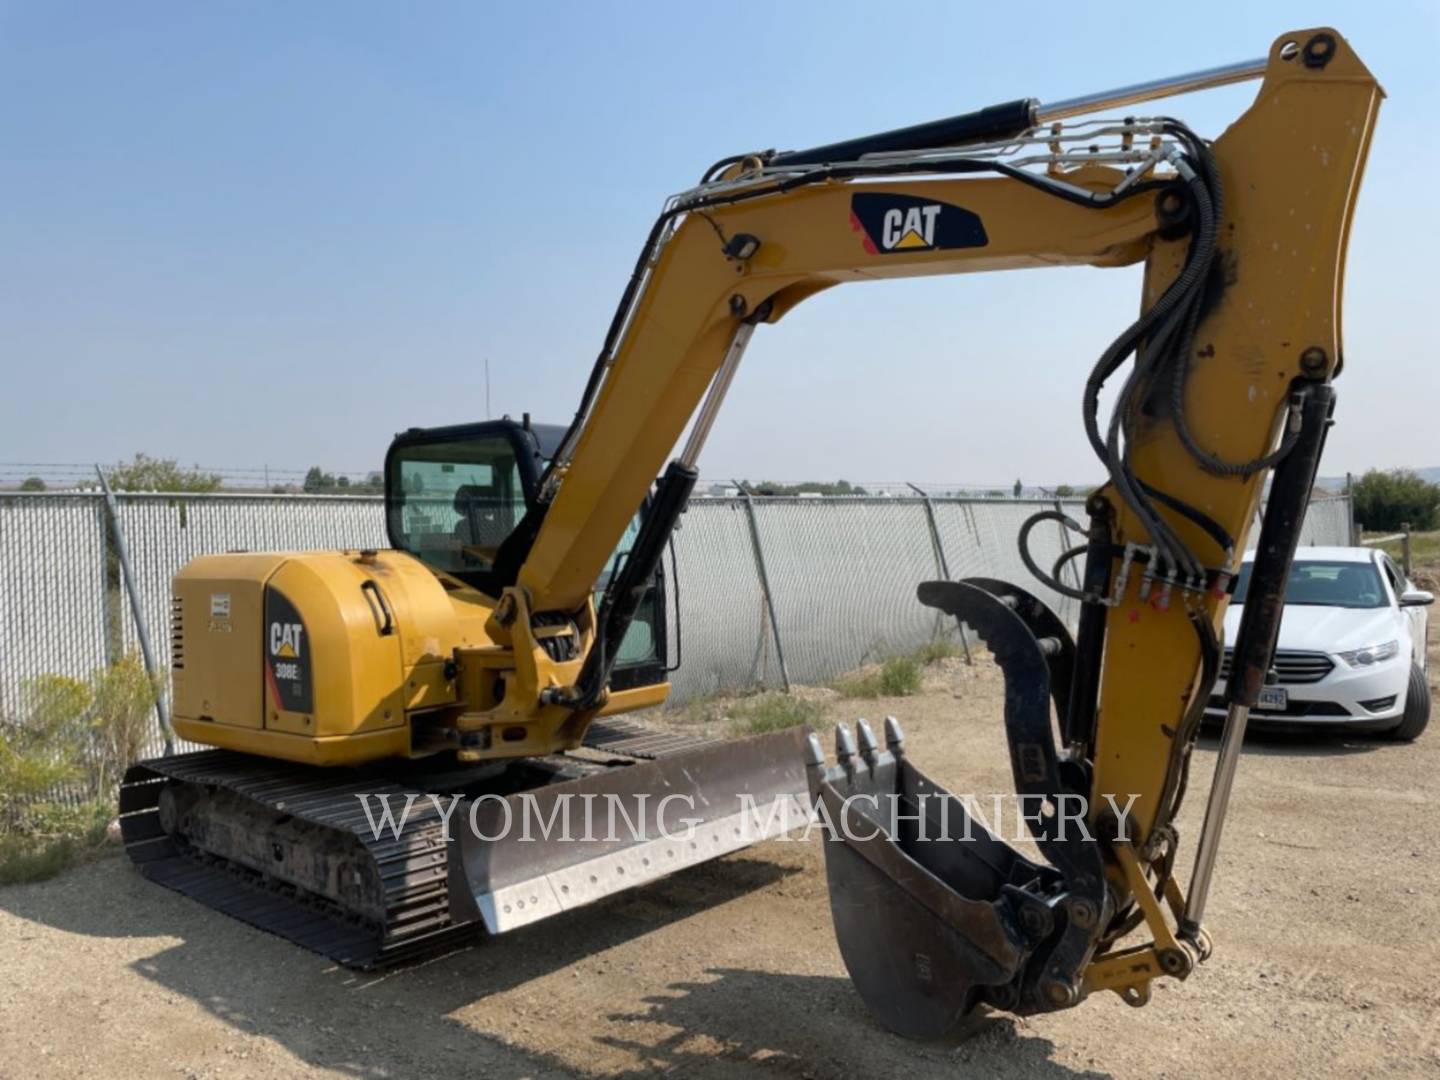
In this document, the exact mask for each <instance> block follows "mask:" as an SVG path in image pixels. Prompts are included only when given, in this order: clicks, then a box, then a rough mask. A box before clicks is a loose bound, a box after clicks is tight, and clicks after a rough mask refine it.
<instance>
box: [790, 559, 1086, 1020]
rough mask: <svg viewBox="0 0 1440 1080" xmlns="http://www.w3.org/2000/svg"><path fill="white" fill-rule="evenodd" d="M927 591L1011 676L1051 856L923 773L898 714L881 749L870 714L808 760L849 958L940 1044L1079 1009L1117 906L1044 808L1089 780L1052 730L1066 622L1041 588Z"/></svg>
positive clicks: (1033, 827) (1010, 709)
mask: <svg viewBox="0 0 1440 1080" xmlns="http://www.w3.org/2000/svg"><path fill="white" fill-rule="evenodd" d="M919 595H920V599H921V600H922V602H924V603H926V604H928V605H930V606H932V607H936V608H939V609H940V610H941V611H944V612H945V613H946V614H949V615H953V616H955V617H957V618H960V619H962V620H963V621H964V622H965V623H966V624H967V625H969V626H971V627H972V628H974V629H975V630H976V631H977V632H978V633H979V634H980V636H981V637H982V639H984V640H985V641H986V642H987V644H988V645H989V646H990V649H991V651H992V653H993V654H994V656H995V659H996V662H997V663H998V664H999V665H1000V667H1001V669H1002V671H1003V672H1004V674H1005V681H1006V686H1005V722H1006V728H1007V734H1008V736H1009V740H1010V748H1011V759H1012V765H1013V768H1014V773H1015V782H1016V787H1017V791H1018V792H1019V793H1020V794H1021V795H1027V796H1032V797H1036V798H1037V799H1038V801H1037V802H1036V803H1035V804H1034V805H1035V806H1036V808H1037V809H1036V813H1035V814H1034V816H1033V817H1029V816H1027V817H1026V821H1027V824H1028V826H1029V829H1030V832H1031V834H1032V836H1034V838H1035V840H1036V842H1037V844H1038V846H1039V847H1040V850H1041V852H1042V853H1043V854H1044V856H1045V858H1046V859H1047V860H1048V863H1046V862H1037V861H1035V860H1032V859H1030V858H1027V857H1026V856H1024V855H1022V854H1021V853H1020V852H1019V851H1017V850H1015V849H1014V848H1013V847H1011V846H1010V845H1009V844H1008V843H1006V842H1005V841H1004V840H1003V839H1001V838H1000V837H998V836H996V835H995V834H994V833H992V832H991V831H990V830H989V828H988V827H987V825H986V824H985V822H984V821H983V820H981V818H980V816H979V815H978V813H972V812H971V811H972V809H978V808H977V806H976V804H973V803H969V802H968V801H967V800H966V799H962V798H958V797H956V796H955V795H952V794H951V793H950V792H948V791H946V790H945V789H944V788H942V787H941V786H940V785H938V784H936V783H935V782H934V781H933V780H931V779H930V778H929V777H928V776H926V775H925V773H923V772H922V771H921V770H920V769H918V768H916V767H915V765H914V764H913V763H911V761H910V760H909V759H908V757H907V755H906V752H905V744H904V738H903V735H902V733H901V730H900V725H899V724H898V723H897V722H896V721H895V719H894V718H893V717H892V718H889V719H887V720H886V721H885V745H884V747H883V749H882V748H881V747H880V746H879V745H878V743H877V741H876V738H875V735H874V733H873V731H872V730H871V729H870V727H869V725H868V724H867V723H866V722H865V721H863V720H862V721H860V722H859V724H858V726H857V728H856V731H855V733H854V734H853V735H852V734H851V732H850V730H849V729H848V728H846V727H845V726H844V725H840V726H839V727H838V728H837V730H836V746H835V763H834V764H833V765H829V766H827V763H826V759H825V753H824V750H823V749H822V747H821V744H820V740H819V739H818V737H816V736H814V735H812V736H810V738H809V742H808V747H807V751H806V766H807V772H808V777H809V784H810V792H811V796H812V799H813V800H814V805H815V808H816V810H817V812H818V813H819V814H820V819H821V823H822V825H823V826H824V828H825V831H826V833H827V841H826V843H825V845H824V846H825V863H826V873H827V876H828V879H829V886H830V909H831V914H832V916H833V919H834V923H835V933H836V937H837V939H838V942H839V945H840V952H841V955H842V957H843V958H844V961H845V966H846V968H847V969H848V970H849V972H850V977H851V979H852V980H853V981H854V983H855V986H856V989H857V990H858V991H859V993H860V996H861V997H862V998H863V999H864V1001H865V1003H866V1005H867V1006H869V1008H870V1009H871V1011H872V1012H873V1013H874V1014H875V1015H876V1016H877V1017H878V1018H879V1019H880V1020H881V1021H882V1022H883V1023H884V1024H886V1025H887V1026H888V1027H890V1028H891V1029H893V1030H894V1031H896V1032H897V1033H899V1034H901V1035H905V1036H908V1037H911V1038H918V1039H934V1038H940V1037H943V1036H945V1035H946V1034H948V1033H950V1032H951V1031H953V1030H954V1029H955V1027H956V1026H957V1024H958V1023H959V1022H960V1021H961V1020H962V1019H963V1018H964V1016H965V1015H966V1014H967V1013H969V1012H970V1011H971V1010H973V1009H974V1008H975V1007H976V1006H977V1005H980V1004H985V1005H990V1006H993V1007H995V1008H1001V1009H1006V1010H1008V1011H1011V1012H1015V1013H1020V1014H1025V1013H1032V1012H1041V1011H1047V1010H1051V1009H1057V1008H1064V1007H1066V1006H1069V1005H1073V1004H1075V1003H1076V1002H1077V1001H1078V1000H1079V999H1080V985H1081V973H1082V972H1083V970H1084V966H1085V964H1086V963H1087V962H1088V960H1089V957H1090V955H1091V952H1092V951H1093V947H1094V938H1095V936H1096V931H1097V928H1098V927H1099V926H1102V925H1103V924H1104V921H1105V920H1106V919H1107V918H1108V913H1107V912H1106V911H1105V904H1106V899H1105V892H1104V886H1103V878H1102V873H1101V865H1100V860H1099V853H1098V851H1096V850H1095V845H1094V844H1086V843H1084V842H1083V841H1082V839H1081V837H1080V836H1079V835H1078V834H1077V830H1071V832H1070V834H1069V835H1068V836H1067V835H1066V834H1065V831H1064V829H1063V828H1060V829H1058V830H1057V828H1056V825H1055V819H1054V816H1053V815H1052V816H1048V817H1047V816H1046V814H1045V813H1044V810H1043V807H1044V805H1045V803H1046V802H1049V803H1051V804H1052V805H1053V803H1054V800H1055V799H1056V797H1057V796H1060V795H1064V794H1068V793H1070V791H1071V789H1072V787H1074V786H1077V785H1078V783H1079V778H1077V777H1069V776H1066V775H1065V773H1066V769H1065V768H1064V767H1063V766H1064V765H1065V763H1064V762H1062V761H1061V760H1060V759H1059V757H1058V755H1057V753H1056V748H1055V741H1054V736H1053V734H1052V730H1051V718H1050V701H1049V699H1050V692H1051V691H1050V687H1051V675H1052V672H1054V671H1056V670H1057V669H1063V670H1067V671H1068V667H1067V666H1066V665H1068V664H1069V662H1070V661H1071V660H1072V659H1073V645H1072V644H1070V640H1069V635H1068V633H1067V632H1066V631H1065V629H1064V626H1063V624H1061V623H1060V621H1059V619H1057V618H1055V616H1054V615H1053V614H1052V613H1051V612H1049V610H1048V609H1046V608H1045V606H1044V605H1043V604H1042V603H1041V602H1040V601H1039V600H1037V599H1036V598H1034V597H1033V596H1030V595H1029V594H1028V593H1025V592H1023V591H1022V590H1020V589H1017V588H1015V587H1014V586H1011V585H1007V584H1004V583H1002V582H996V581H991V580H988V579H971V581H969V582H929V583H926V584H924V585H921V586H920V590H919ZM1057 633H1058V635H1061V636H1060V637H1059V638H1057V637H1056V635H1057ZM1062 781H1063V782H1062ZM988 801H989V800H987V802H988ZM982 805H983V804H982Z"/></svg>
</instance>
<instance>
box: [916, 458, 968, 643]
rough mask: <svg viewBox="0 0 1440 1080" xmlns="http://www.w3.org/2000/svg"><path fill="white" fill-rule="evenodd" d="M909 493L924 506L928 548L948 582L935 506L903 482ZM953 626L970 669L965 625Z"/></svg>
mask: <svg viewBox="0 0 1440 1080" xmlns="http://www.w3.org/2000/svg"><path fill="white" fill-rule="evenodd" d="M905 483H906V486H907V487H909V488H910V490H911V491H913V492H915V494H916V495H919V496H920V498H921V500H922V501H923V502H924V504H925V523H926V524H927V525H928V526H929V527H930V547H931V548H932V549H934V551H935V567H936V569H938V570H939V571H940V576H941V577H942V578H943V579H944V580H946V581H949V580H950V562H949V560H948V559H946V558H945V544H944V542H943V541H942V540H941V539H940V526H939V524H938V523H937V522H936V521H935V504H934V503H933V502H932V501H931V499H930V493H929V492H928V491H926V490H925V489H924V488H922V487H919V486H917V485H915V484H912V483H910V481H908V480H907V481H905ZM955 626H956V628H957V629H958V630H959V631H960V648H962V649H964V650H965V663H966V664H967V665H969V666H971V667H974V666H975V661H974V659H973V658H972V657H971V656H970V639H969V637H968V636H967V635H966V633H965V624H964V623H963V622H961V621H960V620H959V619H956V620H955Z"/></svg>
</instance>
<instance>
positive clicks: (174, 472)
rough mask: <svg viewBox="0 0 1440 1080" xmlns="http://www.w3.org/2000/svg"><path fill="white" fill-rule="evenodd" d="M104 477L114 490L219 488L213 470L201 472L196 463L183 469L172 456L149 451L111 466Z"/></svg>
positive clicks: (207, 489) (203, 489)
mask: <svg viewBox="0 0 1440 1080" xmlns="http://www.w3.org/2000/svg"><path fill="white" fill-rule="evenodd" d="M106 479H107V480H109V481H110V486H111V487H112V488H115V489H116V490H117V491H216V490H218V489H219V487H220V477H219V476H218V475H217V474H215V473H207V472H201V471H200V468H199V467H198V466H195V467H192V468H189V469H185V468H182V467H181V466H180V465H178V464H177V463H176V461H175V459H174V458H153V457H151V456H150V455H149V454H136V455H135V457H134V459H133V460H131V461H129V462H126V463H125V464H123V465H116V466H114V467H113V468H112V469H110V470H109V472H108V473H106Z"/></svg>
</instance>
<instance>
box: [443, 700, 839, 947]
mask: <svg viewBox="0 0 1440 1080" xmlns="http://www.w3.org/2000/svg"><path fill="white" fill-rule="evenodd" d="M807 734H808V729H801V728H797V729H793V730H789V731H781V732H776V733H774V734H769V735H757V736H754V737H752V738H747V739H739V740H735V741H732V742H723V743H717V744H714V745H711V746H705V747H702V748H700V749H696V750H690V751H686V752H683V753H678V754H673V755H669V756H665V757H661V758H658V759H657V760H654V761H647V762H641V763H638V764H633V765H627V766H625V767H623V768H612V769H606V770H604V771H603V772H598V773H596V774H595V775H592V776H585V777H582V778H580V779H577V780H570V781H566V782H563V783H557V784H550V785H547V786H545V787H543V788H539V789H536V790H531V791H524V792H519V793H517V794H514V795H508V796H504V797H502V796H498V795H496V796H485V797H483V798H480V799H475V800H473V801H467V802H463V803H462V804H461V805H460V807H459V808H458V809H457V810H456V813H455V816H454V818H453V820H452V826H451V834H452V836H451V840H452V842H451V844H450V860H449V874H450V904H451V910H452V912H453V913H454V917H455V918H458V919H480V920H482V921H483V922H484V924H485V928H486V929H487V930H488V931H489V932H490V933H492V934H499V933H504V932H505V931H507V930H514V929H516V928H517V927H521V926H525V925H527V924H529V923H533V922H537V921H538V920H540V919H545V918H549V917H550V916H552V915H558V914H560V913H561V912H563V911H568V910H570V909H572V908H577V907H581V906H583V905H585V904H590V903H594V902H595V901H597V900H600V899H602V898H604V897H606V896H610V895H612V894H614V893H617V892H621V891H623V890H625V889H633V888H636V887H638V886H640V885H644V884H646V883H647V882H651V881H655V880H656V879H658V878H662V877H665V876H666V875H668V874H673V873H675V872H676V871H677V870H683V869H685V868H686V867H689V866H695V865H696V864H698V863H702V862H706V861H707V860H710V859H714V858H718V857H719V856H721V855H726V854H729V853H730V852H733V851H738V850H739V849H741V848H743V847H746V846H748V845H750V844H753V843H757V842H759V841H761V840H765V839H768V838H770V837H773V836H777V835H779V834H781V833H783V832H786V831H789V830H791V829H796V828H799V827H801V826H803V825H805V824H806V823H807V822H808V821H809V820H810V817H811V811H810V807H809V804H808V801H807V800H806V798H805V789H806V782H805V768H804V753H803V751H804V746H805V738H806V736H807Z"/></svg>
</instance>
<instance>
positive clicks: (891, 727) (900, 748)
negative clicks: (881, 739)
mask: <svg viewBox="0 0 1440 1080" xmlns="http://www.w3.org/2000/svg"><path fill="white" fill-rule="evenodd" d="M885 749H886V750H888V751H890V753H892V754H894V755H895V756H896V757H899V756H900V755H901V754H903V753H904V752H905V733H904V732H903V731H901V730H900V721H899V720H896V719H895V717H893V716H887V717H885Z"/></svg>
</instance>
